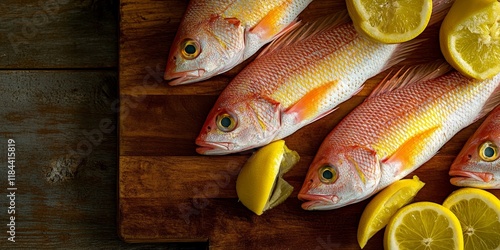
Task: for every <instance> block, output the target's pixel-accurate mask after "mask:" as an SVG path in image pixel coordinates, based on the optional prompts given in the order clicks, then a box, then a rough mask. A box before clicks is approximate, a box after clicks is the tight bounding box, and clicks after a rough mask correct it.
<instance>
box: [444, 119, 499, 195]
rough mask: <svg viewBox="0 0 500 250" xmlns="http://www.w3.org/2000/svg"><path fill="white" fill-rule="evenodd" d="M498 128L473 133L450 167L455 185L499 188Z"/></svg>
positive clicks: (452, 181)
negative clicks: (481, 132)
mask: <svg viewBox="0 0 500 250" xmlns="http://www.w3.org/2000/svg"><path fill="white" fill-rule="evenodd" d="M499 150H500V129H497V130H494V131H488V133H483V134H474V136H473V137H471V139H470V140H469V141H468V142H467V143H466V145H465V146H464V148H463V149H462V151H460V153H459V154H458V156H457V158H456V159H455V161H454V162H453V164H452V165H451V167H450V172H449V174H450V176H451V177H452V178H451V179H450V182H451V183H452V184H453V185H456V186H468V187H476V188H485V189H490V188H500V152H499Z"/></svg>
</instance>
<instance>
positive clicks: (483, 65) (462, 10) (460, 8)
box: [439, 0, 500, 80]
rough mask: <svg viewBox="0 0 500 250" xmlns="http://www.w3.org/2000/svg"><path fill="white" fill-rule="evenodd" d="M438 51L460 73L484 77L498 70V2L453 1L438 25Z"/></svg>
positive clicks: (499, 58) (473, 76)
mask: <svg viewBox="0 0 500 250" xmlns="http://www.w3.org/2000/svg"><path fill="white" fill-rule="evenodd" d="M439 39H440V46H441V51H442V52H443V55H444V57H445V59H446V60H447V61H448V62H449V63H450V64H451V65H452V66H453V67H454V68H455V69H456V70H458V71H460V72H461V73H462V74H464V75H466V76H468V77H472V78H476V79H481V80H484V79H487V78H491V77H493V76H495V75H496V74H498V73H500V3H499V2H498V1H497V0H456V1H455V3H454V4H453V6H452V7H451V9H450V11H449V12H448V14H447V15H446V17H445V19H444V20H443V23H442V25H441V29H440V34H439Z"/></svg>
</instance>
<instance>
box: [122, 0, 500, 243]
mask: <svg viewBox="0 0 500 250" xmlns="http://www.w3.org/2000/svg"><path fill="white" fill-rule="evenodd" d="M187 3H188V1H174V0H163V1H155V0H122V1H121V25H120V35H121V36H120V70H119V71H120V105H119V108H120V133H119V138H120V141H119V152H120V153H119V164H120V167H119V182H118V184H119V186H118V192H119V196H118V197H119V198H118V202H119V218H118V223H119V234H120V236H121V237H122V238H123V239H124V240H125V241H127V242H172V241H174V242H192V241H202V242H208V244H209V246H210V247H213V248H223V249H240V248H248V249H266V248H267V249H359V246H358V244H357V240H356V230H357V226H358V222H359V218H360V216H361V213H362V211H363V209H364V208H365V206H366V204H367V202H368V201H364V202H360V203H358V204H354V205H350V206H347V207H344V208H340V209H336V210H331V211H315V212H311V211H304V210H302V209H301V208H300V204H301V202H300V201H299V200H298V199H297V193H298V190H299V189H300V187H301V185H302V181H303V179H304V177H305V174H306V172H307V169H308V166H309V164H310V163H311V161H312V158H313V157H314V155H315V153H316V151H317V149H318V147H319V145H320V143H321V142H322V140H323V138H324V137H325V136H326V135H327V134H328V132H330V131H331V130H332V128H333V127H334V126H335V125H336V124H337V123H338V122H339V121H340V119H342V118H343V117H344V116H345V115H346V114H347V113H349V112H350V111H351V110H352V109H353V108H354V107H355V106H356V105H358V104H360V103H361V102H362V101H363V99H364V97H366V95H367V94H369V93H370V91H371V90H372V89H373V87H374V86H375V85H376V84H377V83H378V82H379V81H380V80H381V79H382V78H383V77H384V76H385V74H386V73H387V72H385V73H381V74H380V75H378V76H376V77H374V78H372V79H370V80H369V81H368V82H367V84H366V87H365V89H364V90H363V91H361V92H360V93H359V94H358V95H357V96H355V97H353V98H352V99H351V100H349V101H347V102H345V103H344V104H342V105H340V108H339V109H338V111H336V112H334V113H333V114H331V115H329V116H327V117H325V118H324V119H322V120H320V121H318V122H316V123H314V124H311V125H309V126H308V127H305V128H303V129H301V130H299V131H298V132H296V133H295V134H293V135H292V136H290V137H288V138H286V144H287V145H288V147H289V148H291V149H293V150H296V151H298V153H299V154H300V156H301V160H300V162H299V163H298V164H297V165H296V166H295V167H294V168H293V169H292V170H291V171H290V172H289V173H287V174H286V175H285V179H286V180H287V181H288V182H289V183H290V184H291V185H293V186H294V188H295V190H294V192H293V193H292V195H291V196H290V198H289V199H287V200H286V201H285V202H284V203H283V204H281V205H279V206H277V207H276V208H274V209H272V210H270V211H267V212H265V213H264V214H263V215H262V216H257V215H255V214H253V213H252V212H251V211H249V210H248V209H246V208H245V207H244V206H243V205H242V204H241V203H239V202H238V199H237V196H236V191H235V180H236V177H237V174H238V171H239V169H240V167H241V166H242V165H243V163H244V162H245V161H246V160H247V159H248V157H249V156H248V155H242V154H236V155H229V156H201V155H198V154H197V153H196V152H195V144H194V140H195V138H196V136H197V135H198V132H199V131H200V129H201V126H202V125H203V122H204V120H205V118H206V115H207V114H208V112H209V110H210V108H211V107H212V106H213V104H214V103H215V101H216V99H217V96H218V94H219V93H220V92H221V91H222V90H223V89H224V87H225V86H226V85H227V83H228V82H229V81H230V80H231V79H232V78H233V77H234V76H235V75H236V74H237V73H238V72H239V71H240V70H241V69H242V68H243V67H244V65H246V64H247V63H248V62H246V63H244V64H243V65H241V66H239V67H237V68H235V69H233V70H231V71H230V72H228V73H226V74H224V75H221V76H217V77H214V78H212V79H210V80H208V81H205V82H202V83H197V84H193V85H185V86H177V87H170V86H168V85H167V84H166V82H165V81H163V80H162V76H163V71H164V68H165V62H166V58H167V55H168V50H169V48H170V44H171V42H172V40H173V38H174V36H175V32H176V30H177V27H178V25H179V22H180V20H181V18H182V14H183V12H184V10H185V8H186V6H187ZM343 9H345V5H344V1H343V0H315V1H314V2H313V3H312V4H311V5H310V6H309V7H308V8H307V9H306V11H304V13H302V14H301V18H302V19H303V20H305V21H308V20H313V19H314V18H317V17H319V16H322V15H327V14H330V13H334V12H337V11H340V10H343ZM438 27H439V25H435V26H433V27H430V28H428V29H427V30H426V32H425V33H424V34H423V37H427V39H428V40H427V41H426V42H425V44H424V45H423V46H422V50H420V51H418V53H415V55H414V57H411V58H409V59H408V60H407V61H406V62H405V63H407V64H412V63H416V62H425V61H429V60H433V59H436V58H440V57H441V55H440V52H439V48H438V40H437V32H438ZM399 66H401V65H399ZM117 106H118V105H117ZM481 121H482V120H481ZM479 122H480V121H479ZM479 122H478V123H475V124H473V125H471V126H470V127H469V128H467V129H465V130H463V131H462V132H460V133H459V134H457V135H456V136H455V137H454V138H453V139H452V140H451V141H450V142H449V143H447V144H446V145H445V146H444V147H443V148H442V149H441V151H440V152H439V154H438V155H436V156H435V157H434V158H433V159H432V160H430V161H429V162H428V163H426V164H425V165H424V166H422V167H420V168H419V169H418V170H416V171H415V172H414V173H412V174H410V175H409V176H408V177H411V176H413V174H416V175H418V176H419V177H420V178H421V180H422V181H424V182H425V183H426V186H425V187H424V188H423V189H422V190H421V192H420V193H419V194H418V196H417V197H416V201H424V200H425V201H433V202H438V203H441V202H442V201H443V200H444V198H445V197H446V196H447V195H448V194H450V193H451V192H452V191H453V190H454V189H456V188H455V187H454V186H452V185H451V184H450V183H449V176H448V168H449V166H450V164H451V162H452V161H453V159H454V157H455V156H456V154H457V153H458V152H459V151H460V149H461V147H462V146H463V144H464V143H465V141H466V140H467V138H468V137H469V136H470V135H471V134H472V133H473V132H474V130H475V129H476V128H477V127H478V126H479ZM493 193H495V194H496V195H497V196H500V192H498V191H494V192H493ZM382 238H383V232H379V233H378V234H377V235H375V237H374V238H373V239H372V240H370V241H369V243H368V245H367V246H366V248H365V249H381V248H382Z"/></svg>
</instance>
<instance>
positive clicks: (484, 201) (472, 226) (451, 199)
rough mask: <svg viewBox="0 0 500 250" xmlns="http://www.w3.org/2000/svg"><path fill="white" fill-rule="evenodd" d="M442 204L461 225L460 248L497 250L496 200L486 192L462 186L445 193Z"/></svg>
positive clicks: (499, 207) (499, 219) (499, 213)
mask: <svg viewBox="0 0 500 250" xmlns="http://www.w3.org/2000/svg"><path fill="white" fill-rule="evenodd" d="M443 206H445V207H447V208H449V209H450V210H451V212H453V213H454V214H455V215H456V216H457V218H458V220H459V221H460V224H461V225H462V231H463V237H464V242H465V248H464V249H500V200H498V198H497V197H496V196H495V195H493V194H491V193H490V192H487V191H484V190H481V189H477V188H462V189H459V190H457V191H455V192H453V193H451V194H450V196H448V198H446V200H445V201H444V203H443Z"/></svg>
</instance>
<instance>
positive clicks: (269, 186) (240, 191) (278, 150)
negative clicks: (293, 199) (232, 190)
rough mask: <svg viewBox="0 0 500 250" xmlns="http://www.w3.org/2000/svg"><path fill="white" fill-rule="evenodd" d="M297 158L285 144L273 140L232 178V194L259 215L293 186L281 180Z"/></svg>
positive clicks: (281, 198)
mask: <svg viewBox="0 0 500 250" xmlns="http://www.w3.org/2000/svg"><path fill="white" fill-rule="evenodd" d="M299 159H300V157H299V155H298V154H297V152H295V151H293V150H290V149H288V148H287V147H286V145H285V141H283V140H279V141H275V142H273V143H271V144H268V145H267V146H264V147H263V148H261V149H259V150H258V151H257V152H256V153H255V154H253V155H252V156H251V157H250V158H249V159H248V161H247V162H246V163H245V165H244V166H243V167H242V168H241V170H240V173H239V175H238V178H237V179H236V193H237V195H238V198H239V199H240V201H241V203H243V205H245V206H246V207H247V208H248V209H250V210H251V211H253V212H254V213H256V214H257V215H261V214H262V213H263V212H264V211H266V210H268V209H271V208H273V207H275V206H277V205H279V204H280V203H282V202H283V201H285V200H286V198H288V196H290V194H291V193H292V191H293V186H292V185H290V184H288V183H287V182H286V181H285V180H283V174H285V173H286V172H288V171H289V170H290V169H291V168H292V167H293V166H294V165H295V164H296V163H297V162H298V161H299Z"/></svg>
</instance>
